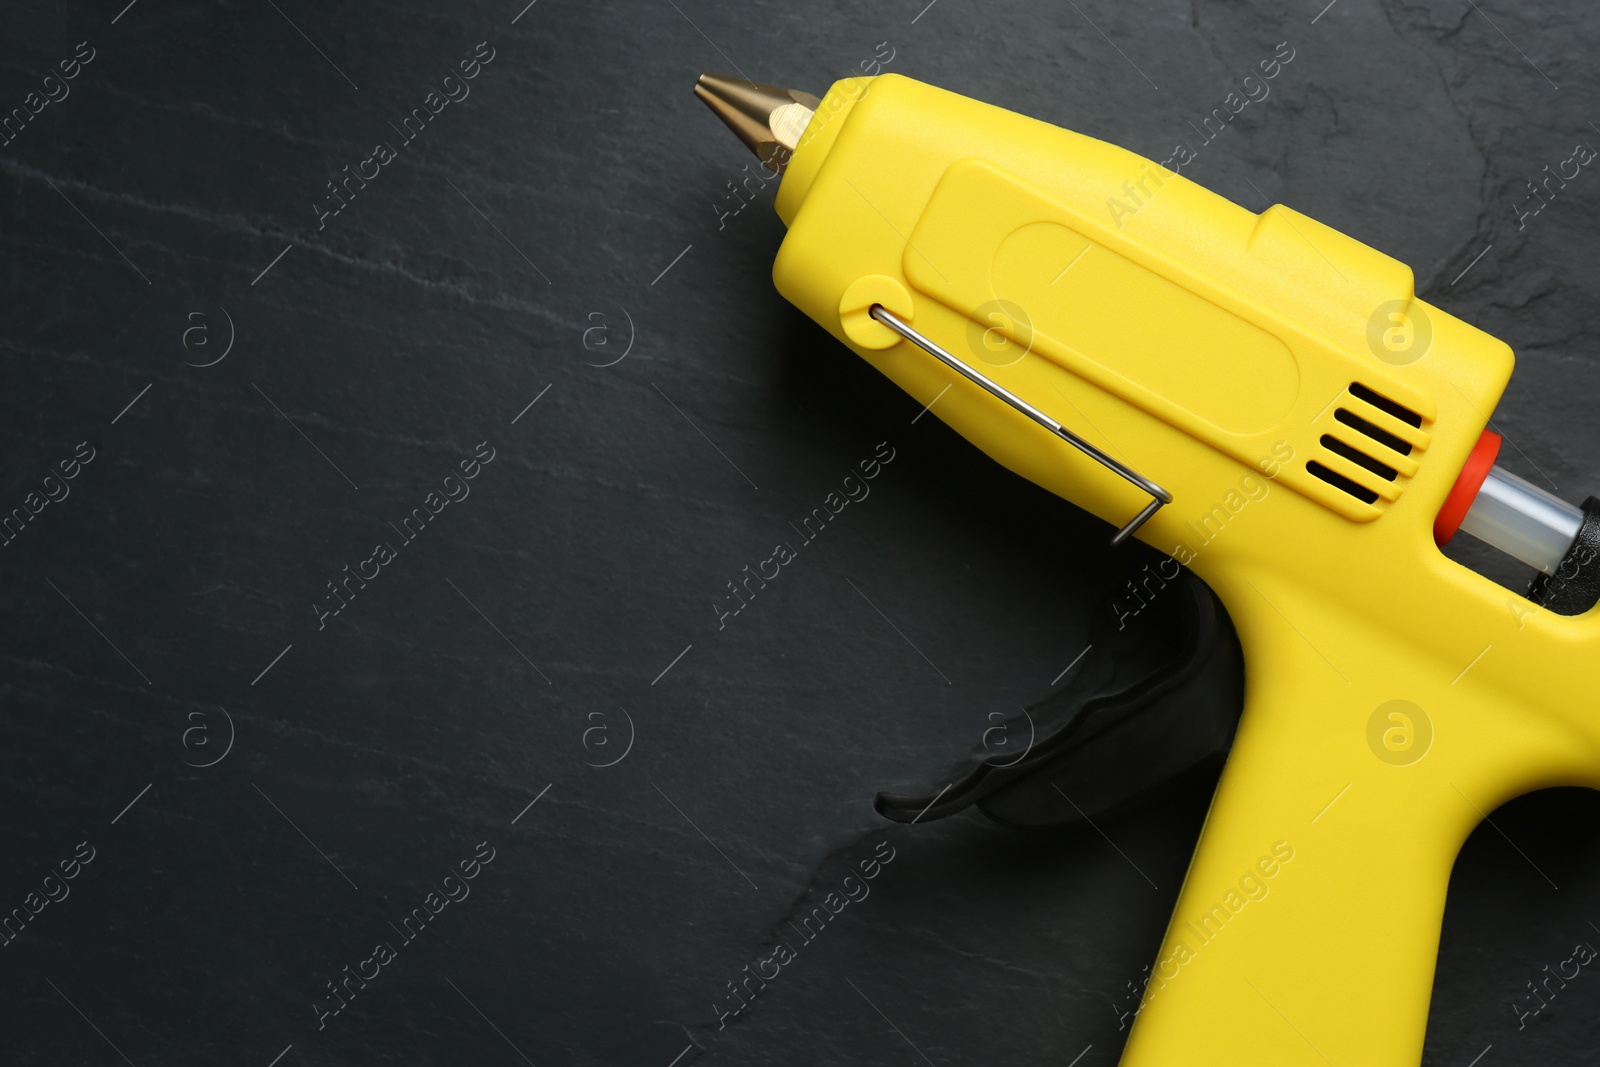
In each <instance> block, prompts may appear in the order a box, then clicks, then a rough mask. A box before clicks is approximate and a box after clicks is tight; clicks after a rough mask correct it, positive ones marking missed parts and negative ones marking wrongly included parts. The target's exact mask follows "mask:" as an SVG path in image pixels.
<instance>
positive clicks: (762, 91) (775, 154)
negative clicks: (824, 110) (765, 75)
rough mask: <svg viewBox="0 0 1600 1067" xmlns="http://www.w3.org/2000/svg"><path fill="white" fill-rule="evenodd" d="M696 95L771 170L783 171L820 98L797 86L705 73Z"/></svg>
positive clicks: (698, 84) (819, 102)
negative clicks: (794, 87) (784, 85)
mask: <svg viewBox="0 0 1600 1067" xmlns="http://www.w3.org/2000/svg"><path fill="white" fill-rule="evenodd" d="M694 95H695V96H698V97H699V98H700V99H701V100H703V101H704V102H705V105H706V106H707V107H709V108H710V109H711V110H712V111H714V112H716V115H717V118H719V119H721V120H722V121H723V122H725V123H727V125H728V129H730V130H732V131H733V132H734V133H735V134H736V135H738V138H739V140H741V141H743V142H744V143H745V145H746V146H747V147H748V148H749V149H750V151H752V152H754V153H755V154H756V158H757V159H759V160H761V162H762V163H763V164H764V165H765V166H766V167H767V169H769V170H772V171H779V172H781V171H782V170H783V168H784V167H785V166H787V165H788V163H789V156H790V155H792V154H793V153H794V150H795V148H796V147H797V146H798V145H799V144H800V137H801V135H802V134H804V133H805V131H806V125H807V124H808V123H809V122H810V121H811V116H812V115H814V114H815V113H816V110H817V108H818V107H819V106H821V103H822V102H821V101H820V100H818V99H817V98H816V97H814V96H812V95H811V94H810V93H803V92H801V91H800V90H798V89H782V88H779V87H778V86H776V85H762V84H760V83H759V82H752V81H745V80H744V79H743V78H732V77H729V76H728V75H726V74H711V73H709V72H708V73H706V74H702V75H700V80H699V81H697V82H696V83H695V86H694Z"/></svg>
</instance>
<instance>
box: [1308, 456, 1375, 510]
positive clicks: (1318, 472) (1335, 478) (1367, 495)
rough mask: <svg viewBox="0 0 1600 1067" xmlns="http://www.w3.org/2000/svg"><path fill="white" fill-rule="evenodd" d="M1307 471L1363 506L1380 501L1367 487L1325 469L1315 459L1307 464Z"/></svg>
mask: <svg viewBox="0 0 1600 1067" xmlns="http://www.w3.org/2000/svg"><path fill="white" fill-rule="evenodd" d="M1306 470H1308V471H1310V472H1311V474H1312V475H1313V476H1315V477H1317V478H1321V479H1322V480H1323V481H1325V482H1327V483H1328V484H1329V485H1331V486H1333V487H1334V488H1335V489H1338V490H1340V491H1342V492H1346V493H1349V494H1350V495H1351V496H1353V497H1355V498H1356V499H1357V500H1359V501H1361V502H1362V503H1363V504H1373V503H1376V502H1377V500H1378V494H1377V493H1374V492H1373V491H1372V490H1371V489H1368V488H1367V487H1366V486H1364V485H1360V484H1358V483H1356V482H1352V481H1351V480H1350V479H1349V478H1346V477H1345V476H1344V475H1342V474H1340V473H1339V472H1337V471H1331V470H1329V469H1328V468H1327V467H1324V466H1323V465H1322V464H1320V463H1318V462H1317V461H1316V460H1314V459H1313V460H1310V461H1308V462H1307V463H1306ZM1391 473H1392V472H1391Z"/></svg>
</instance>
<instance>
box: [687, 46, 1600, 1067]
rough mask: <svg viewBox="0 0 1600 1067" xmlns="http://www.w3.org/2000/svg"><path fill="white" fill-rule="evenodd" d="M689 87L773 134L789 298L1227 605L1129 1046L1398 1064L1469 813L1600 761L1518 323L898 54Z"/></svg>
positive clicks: (1584, 604)
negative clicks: (1524, 452) (834, 75)
mask: <svg viewBox="0 0 1600 1067" xmlns="http://www.w3.org/2000/svg"><path fill="white" fill-rule="evenodd" d="M696 91H697V94H698V95H699V96H701V98H702V99H704V100H705V101H706V102H707V103H708V104H710V105H711V106H712V108H713V110H715V111H717V112H718V114H719V115H721V116H722V117H723V118H724V120H725V121H727V122H728V124H729V125H730V126H732V127H733V129H734V130H735V132H737V133H739V134H740V136H741V137H743V138H744V139H745V141H746V142H747V143H748V144H749V145H750V146H751V147H752V148H754V149H755V150H756V152H757V154H758V155H760V156H761V157H762V159H763V161H764V162H765V163H767V164H768V165H769V166H770V167H771V168H772V169H774V170H777V169H782V170H783V171H784V177H783V181H782V184H781V186H780V187H779V190H778V193H777V211H778V214H779V215H780V216H781V217H782V218H783V221H784V222H785V223H786V224H787V226H788V235H787V237H786V238H785V240H784V242H783V246H782V248H781V249H780V250H779V252H778V257H777V262H776V264H775V266H774V268H773V278H774V281H775V282H776V284H777V287H778V290H779V291H780V292H781V293H782V294H783V295H784V296H785V297H786V298H787V299H788V300H790V301H791V302H793V303H794V304H795V305H796V306H797V307H799V308H800V309H801V310H802V311H804V312H805V313H806V314H808V315H810V316H811V317H812V318H813V319H815V320H816V321H817V322H819V323H821V324H822V325H823V327H825V328H826V329H827V330H828V331H829V332H830V333H832V334H833V335H834V336H835V337H837V338H838V339H839V340H840V341H842V342H844V343H845V344H846V345H848V346H850V348H851V349H853V350H854V351H855V352H856V353H857V354H858V355H860V356H861V357H862V358H863V359H865V360H867V361H868V362H869V363H871V364H872V365H873V366H874V367H876V368H877V369H878V370H880V371H882V372H883V373H884V374H886V375H888V376H889V377H890V378H891V379H893V380H894V381H895V382H896V383H898V384H899V385H900V387H901V388H903V389H904V390H905V391H906V392H907V393H909V394H910V395H911V396H912V397H913V398H915V399H916V400H917V401H918V402H919V403H924V404H929V405H932V409H931V410H932V411H933V413H934V414H936V415H938V416H939V417H940V418H941V419H943V420H944V421H945V422H946V423H948V424H949V425H950V426H952V427H953V428H955V429H956V430H957V431H958V432H960V433H961V434H962V435H963V436H964V437H966V438H967V439H968V440H969V441H971V442H972V443H973V444H975V445H977V446H978V447H979V448H981V449H982V450H983V451H984V452H986V453H988V454H989V455H990V456H991V457H993V458H994V459H995V460H996V461H998V462H999V463H1001V464H1003V465H1004V466H1006V467H1008V468H1009V469H1011V470H1013V471H1015V472H1017V473H1018V474H1020V475H1022V476H1023V477H1025V478H1028V479H1029V480H1031V481H1033V482H1036V483H1037V484H1039V485H1040V486H1043V487H1044V488H1046V489H1048V490H1049V491H1050V492H1052V493H1055V494H1057V495H1058V496H1061V497H1063V498H1065V499H1067V500H1069V501H1071V502H1073V503H1074V504H1077V505H1078V506H1080V507H1082V508H1085V509H1087V510H1089V511H1091V512H1093V513H1094V514H1095V515H1098V516H1100V517H1101V518H1103V519H1106V520H1108V521H1110V522H1112V523H1114V524H1116V525H1118V526H1119V527H1120V531H1119V535H1118V536H1119V538H1120V537H1122V536H1126V535H1128V534H1130V533H1135V532H1136V533H1137V536H1138V537H1139V538H1140V539H1141V540H1143V541H1146V542H1147V543H1149V544H1150V545H1153V546H1154V547H1156V548H1157V549H1160V550H1161V551H1163V552H1166V553H1168V554H1170V555H1171V556H1172V557H1173V558H1174V559H1176V560H1177V561H1178V562H1179V563H1182V564H1183V565H1185V566H1187V567H1189V568H1191V569H1192V570H1193V571H1194V572H1195V573H1196V574H1197V575H1199V576H1200V577H1201V578H1202V579H1204V580H1205V581H1206V582H1207V583H1208V584H1209V585H1210V587H1211V588H1212V589H1213V590H1214V591H1215V592H1216V594H1217V596H1218V597H1219V598H1220V599H1221V600H1222V602H1223V603H1224V604H1225V605H1226V607H1227V609H1228V612H1229V614H1230V615H1231V616H1232V619H1233V622H1234V624H1235V626H1236V628H1237V630H1238V634H1239V640H1240V642H1241V644H1242V647H1243V649H1244V656H1245V708H1244V714H1243V717H1242V719H1241V720H1240V724H1239V729H1238V734H1237V736H1236V738H1235V741H1234V744H1233V749H1232V753H1231V756H1230V757H1229V759H1228V763H1227V766H1226V768H1225V770H1224V771H1223V774H1222V779H1221V782H1220V784H1219V785H1218V787H1217V792H1216V795H1215V797H1214V799H1213V801H1212V804H1211V810H1210V813H1209V815H1208V816H1207V818H1206V822H1205V826H1204V829H1203V831H1202V833H1201V836H1200V841H1199V845H1198V848H1197V849H1196V851H1195V855H1194V858H1193V860H1192V861H1191V863H1190V866H1189V871H1188V875H1187V877H1186V878H1185V880H1184V884H1183V888H1182V890H1181V892H1180V894H1179V897H1178V902H1177V907H1176V910H1175V911H1174V913H1173V916H1172V920H1171V923H1170V925H1169V927H1168V929H1167V933H1166V937H1165V939H1164V941H1163V943H1162V946H1161V949H1160V953H1159V955H1158V956H1157V958H1156V960H1155V962H1154V965H1153V966H1152V968H1151V977H1150V980H1149V983H1148V984H1147V986H1146V987H1145V991H1144V999H1143V1002H1142V1006H1141V1009H1140V1012H1139V1015H1138V1018H1137V1020H1136V1021H1135V1023H1134V1027H1133V1031H1132V1034H1131V1036H1130V1038H1129V1040H1128V1044H1127V1048H1126V1051H1125V1053H1124V1056H1123V1060H1122V1062H1123V1063H1124V1064H1126V1065H1129V1067H1182V1065H1189V1064H1204V1065H1220V1067H1237V1065H1239V1064H1246V1063H1249V1064H1271V1065H1273V1067H1290V1065H1300V1064H1304V1065H1308V1067H1328V1065H1330V1064H1331V1065H1335V1067H1414V1065H1415V1064H1417V1063H1418V1062H1419V1060H1420V1059H1421V1054H1422V1044H1423V1035H1424V1030H1425V1027H1426V1023H1427V1016H1428V999H1429V993H1430V989H1431V986H1432V979H1433V971H1434V961H1435V958H1436V956H1437V951H1438V942H1439V929H1440V920H1441V916H1442V913H1443V910H1444V901H1445V891H1446V887H1447V884H1448V882H1449V878H1450V869H1451V865H1452V863H1453V861H1454V859H1455V856H1456V854H1457V851H1458V850H1459V848H1460V846H1461V844H1462V843H1463V841H1464V840H1465V839H1466V837H1467V835H1468V834H1469V833H1470V832H1471V831H1472V829H1473V828H1474V827H1475V826H1476V825H1477V824H1478V822H1479V821H1480V820H1482V819H1483V818H1485V816H1486V813H1487V812H1490V811H1492V810H1493V809H1494V808H1495V807H1497V806H1498V805H1500V804H1503V803H1504V802H1506V801H1507V800H1509V799H1511V798H1512V797H1515V796H1517V795H1519V794H1521V793H1524V792H1527V791H1530V790H1534V789H1540V788H1544V787H1547V786H1558V785H1584V786H1589V787H1591V788H1595V787H1600V714H1597V713H1596V711H1595V708H1594V696H1593V681H1592V679H1590V678H1589V677H1588V675H1589V674H1590V673H1591V670H1592V664H1593V663H1594V657H1595V654H1596V652H1597V651H1600V622H1597V621H1596V619H1595V618H1594V617H1593V614H1594V613H1593V612H1589V613H1588V614H1582V613H1583V612H1585V611H1586V610H1587V609H1588V608H1589V607H1590V606H1592V604H1593V603H1594V601H1595V598H1596V596H1597V595H1600V577H1597V574H1596V570H1597V566H1600V565H1597V564H1596V563H1595V557H1596V555H1597V552H1596V548H1597V546H1600V502H1597V501H1595V500H1594V499H1593V498H1591V499H1590V500H1589V501H1588V502H1587V503H1586V504H1585V506H1584V507H1583V508H1577V507H1573V506H1572V505H1571V504H1569V503H1567V502H1565V501H1561V500H1558V499H1557V498H1555V497H1553V496H1550V495H1549V494H1547V493H1544V492H1543V491H1541V490H1539V489H1537V488H1535V487H1533V486H1531V485H1529V484H1528V483H1526V482H1523V481H1522V480H1521V479H1518V478H1516V477H1515V476H1514V475H1511V474H1508V473H1506V472H1504V471H1502V470H1500V468H1498V467H1496V466H1495V465H1494V454H1495V450H1496V448H1497V446H1498V441H1499V438H1498V437H1497V436H1496V435H1494V434H1492V433H1485V426H1486V423H1487V422H1488V419H1489V413H1490V412H1492V411H1493V410H1494V407H1495V403H1496V402H1497V400H1498V399H1499V397H1500V395H1501V392H1502V391H1503V390H1504V388H1505V386H1506V382H1507V380H1508V378H1509V377H1510V374H1511V366H1512V354H1511V350H1510V349H1509V348H1508V347H1507V346H1506V345H1505V344H1504V343H1502V342H1501V341H1499V340H1496V339H1495V338H1493V337H1490V336H1488V335H1487V334H1485V333H1483V332H1481V331H1479V330H1477V329H1476V328H1474V327H1472V326H1469V325H1468V324H1466V323H1465V322H1462V321H1461V320H1459V319H1457V318H1455V317H1453V316H1451V315H1449V314H1446V313H1445V312H1443V311H1441V310H1439V309H1437V308H1435V307H1432V306H1430V305H1428V304H1426V303H1424V302H1423V301H1421V300H1419V299H1417V298H1416V296H1415V294H1414V293H1413V278H1412V273H1411V269H1410V268H1409V267H1407V266H1406V265H1404V264H1402V263H1399V262H1396V261H1395V260H1393V259H1390V258H1389V257H1388V256H1385V255H1383V254H1382V253H1381V252H1377V251H1375V250H1373V249H1371V248H1368V247H1367V246H1365V245H1363V244H1361V243H1359V242H1357V241H1355V240H1353V239H1351V238H1349V237H1346V236H1345V235H1343V234H1341V233H1339V232H1337V231H1335V230H1333V229H1330V228H1329V227H1327V226H1324V225H1322V224H1321V223H1319V222H1316V221H1315V220H1313V219H1310V218H1308V217H1306V216H1305V215H1302V214H1299V213H1298V212H1296V211H1294V210H1292V209H1290V208H1287V207H1284V206H1283V205H1274V206H1272V207H1271V208H1269V209H1268V210H1266V211H1264V212H1262V213H1260V214H1259V215H1258V214H1255V213H1253V212H1250V211H1248V210H1246V209H1244V208H1241V207H1238V206H1236V205H1235V204H1233V203H1231V202H1229V201H1227V200H1225V199H1223V198H1222V197H1220V196H1218V195H1216V194H1214V193H1212V192H1209V191H1208V190H1206V189H1203V188H1201V187H1200V186H1198V185H1196V184H1194V183H1192V182H1190V181H1189V180H1188V179H1186V178H1183V177H1181V176H1180V175H1177V174H1175V173H1172V172H1170V171H1167V170H1165V169H1164V168H1162V167H1161V166H1159V165H1158V164H1155V163H1153V162H1151V161H1149V160H1146V159H1143V158H1141V157H1139V156H1137V155H1135V154H1133V153H1131V152H1127V151H1124V150H1123V149H1121V148H1117V147H1115V146H1113V145H1109V144H1105V143H1103V142H1100V141H1097V140H1094V139H1092V138H1089V137H1085V136H1082V135H1080V134H1076V133H1073V132H1071V131H1069V130H1063V129H1060V128H1057V127H1055V126H1051V125H1048V124H1046V123H1044V122H1039V121H1037V120H1034V119H1030V118H1026V117H1024V116H1021V115H1017V114H1014V113H1012V112H1009V111H1005V110H1002V109H1000V108H997V107H993V106H990V105H987V104H983V103H979V102H977V101H974V100H970V99H967V98H965V97H962V96H958V95H956V94H953V93H949V92H945V91H943V90H940V89H937V88H934V87H932V86H929V85H924V84H921V83H919V82H916V81H913V80H911V79H909V78H904V77H901V76H898V75H888V74H886V75H882V76H879V77H877V78H856V79H849V80H845V81H840V82H838V83H837V84H835V85H834V86H833V87H832V89H831V90H829V92H828V94H827V96H826V97H825V98H824V99H822V100H820V101H819V100H817V99H816V98H815V97H811V96H808V95H806V94H803V93H799V92H795V91H791V90H783V89H776V88H773V87H769V86H761V85H757V84H754V83H750V82H745V81H742V80H738V79H731V78H722V77H719V76H715V75H707V76H706V77H704V78H702V79H701V81H700V84H699V86H698V87H697V90H696ZM1130 208H1131V209H1132V210H1130ZM1269 489H1270V491H1267V490H1269ZM1457 527H1463V528H1465V529H1467V530H1468V531H1469V532H1472V533H1474V534H1476V535H1478V536H1480V537H1482V538H1484V539H1485V540H1488V541H1489V542H1490V543H1492V544H1495V545H1497V546H1499V547H1501V548H1502V549H1505V550H1506V551H1508V552H1510V553H1512V554H1514V555H1516V556H1518V557H1519V558H1521V559H1523V560H1524V561H1526V562H1528V563H1530V564H1532V565H1533V566H1535V567H1536V568H1538V569H1539V570H1540V571H1542V572H1543V573H1544V577H1543V578H1541V579H1539V580H1538V581H1536V583H1535V588H1534V590H1533V591H1531V592H1530V594H1529V595H1521V594H1517V593H1514V592H1511V591H1509V590H1507V589H1505V588H1503V587H1501V586H1500V585H1498V584H1496V583H1495V582H1493V581H1491V580H1489V579H1488V578H1486V577H1484V576H1482V575H1480V574H1478V573H1476V572H1474V571H1472V570H1470V569H1468V568H1467V567H1465V566H1463V565H1461V564H1459V563H1457V562H1454V561H1452V560H1451V559H1449V558H1447V557H1446V556H1445V555H1444V554H1443V553H1442V552H1441V551H1440V549H1439V545H1440V544H1441V543H1442V542H1443V541H1445V540H1448V538H1449V537H1450V536H1451V535H1452V534H1454V532H1455V530H1456V528H1457Z"/></svg>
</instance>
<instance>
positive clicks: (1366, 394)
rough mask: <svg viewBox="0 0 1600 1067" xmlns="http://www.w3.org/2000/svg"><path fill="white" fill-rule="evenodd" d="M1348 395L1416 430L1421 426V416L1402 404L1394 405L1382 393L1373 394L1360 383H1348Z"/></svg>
mask: <svg viewBox="0 0 1600 1067" xmlns="http://www.w3.org/2000/svg"><path fill="white" fill-rule="evenodd" d="M1350 395H1351V396H1353V397H1355V398H1356V399H1357V400H1365V401H1366V402H1367V403H1369V404H1371V405H1372V406H1373V407H1375V408H1377V409H1378V410H1379V411H1381V412H1383V413H1384V414H1386V415H1393V416H1394V417H1395V418H1397V419H1399V420H1400V421H1401V422H1408V423H1410V424H1411V425H1413V426H1416V427H1418V428H1421V426H1422V416H1421V415H1418V414H1417V413H1416V412H1415V411H1412V410H1411V409H1410V408H1408V407H1406V406H1405V405H1403V404H1396V403H1395V402H1394V401H1393V400H1390V399H1389V398H1388V397H1386V396H1384V395H1383V394H1382V393H1377V392H1374V391H1373V390H1371V389H1369V388H1367V387H1366V386H1364V385H1362V384H1361V383H1360V382H1351V383H1350Z"/></svg>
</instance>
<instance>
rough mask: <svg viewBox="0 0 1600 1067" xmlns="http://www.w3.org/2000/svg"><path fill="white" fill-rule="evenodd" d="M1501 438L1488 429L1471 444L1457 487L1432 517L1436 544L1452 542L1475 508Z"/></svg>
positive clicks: (1497, 453)
mask: <svg viewBox="0 0 1600 1067" xmlns="http://www.w3.org/2000/svg"><path fill="white" fill-rule="evenodd" d="M1500 440H1501V438H1500V435H1499V434H1497V433H1495V432H1494V431H1493V430H1485V431H1483V436H1482V437H1479V438H1478V443H1477V444H1475V445H1473V446H1472V454H1471V455H1470V456H1468V457H1467V462H1466V463H1465V464H1464V465H1462V467H1461V474H1460V475H1459V476H1457V478H1456V484H1455V486H1454V487H1453V488H1451V490H1450V495H1449V496H1447V497H1445V498H1444V506H1443V507H1441V508H1440V509H1439V515H1438V517H1437V518H1435V519H1434V520H1433V543H1434V544H1436V545H1438V546H1439V547H1440V548H1443V547H1444V546H1445V545H1447V544H1449V543H1450V539H1451V538H1452V537H1454V536H1455V535H1456V531H1457V530H1459V529H1460V528H1461V520H1462V519H1465V518H1466V517H1467V512H1468V511H1470V510H1471V509H1472V502H1473V501H1475V500H1477V499H1478V490H1480V489H1482V488H1483V480H1484V479H1485V478H1487V477H1489V471H1490V470H1492V469H1493V468H1494V461H1495V459H1496V458H1498V457H1499V455H1500Z"/></svg>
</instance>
